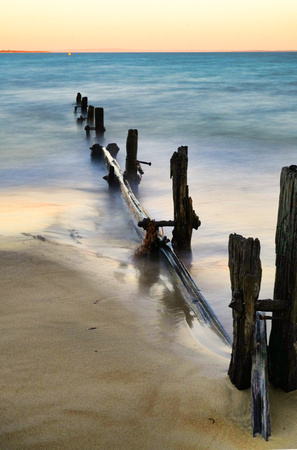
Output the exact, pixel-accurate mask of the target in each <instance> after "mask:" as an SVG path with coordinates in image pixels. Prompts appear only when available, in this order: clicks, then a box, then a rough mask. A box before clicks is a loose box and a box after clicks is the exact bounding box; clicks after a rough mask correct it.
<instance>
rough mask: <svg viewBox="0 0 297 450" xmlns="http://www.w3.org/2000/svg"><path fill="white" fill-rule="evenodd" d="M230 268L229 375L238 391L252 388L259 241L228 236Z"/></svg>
mask: <svg viewBox="0 0 297 450" xmlns="http://www.w3.org/2000/svg"><path fill="white" fill-rule="evenodd" d="M229 269H230V279H231V290H232V301H231V303H230V305H229V306H230V307H231V308H232V309H233V345H232V355H231V361H230V366H229V371H228V375H229V377H230V380H231V382H232V383H233V384H234V385H235V386H236V387H237V389H248V388H249V387H250V386H251V370H252V354H253V348H254V333H255V317H256V300H257V298H258V294H259V291H260V285H261V277H262V269H261V261H260V242H259V240H258V239H252V238H248V239H245V238H244V237H242V236H240V235H237V234H231V235H230V236H229Z"/></svg>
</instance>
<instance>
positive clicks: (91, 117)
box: [87, 105, 95, 123]
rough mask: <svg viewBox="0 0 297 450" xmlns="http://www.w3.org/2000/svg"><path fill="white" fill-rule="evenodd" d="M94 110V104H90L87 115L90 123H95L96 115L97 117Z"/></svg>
mask: <svg viewBox="0 0 297 450" xmlns="http://www.w3.org/2000/svg"><path fill="white" fill-rule="evenodd" d="M94 111H95V110H94V106H92V105H89V107H88V117H87V121H88V122H89V123H93V122H94V117H95V114H94Z"/></svg>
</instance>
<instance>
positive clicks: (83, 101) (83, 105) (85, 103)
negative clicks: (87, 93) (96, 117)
mask: <svg viewBox="0 0 297 450" xmlns="http://www.w3.org/2000/svg"><path fill="white" fill-rule="evenodd" d="M87 109H88V97H83V98H82V99H81V110H82V111H86V110H87Z"/></svg>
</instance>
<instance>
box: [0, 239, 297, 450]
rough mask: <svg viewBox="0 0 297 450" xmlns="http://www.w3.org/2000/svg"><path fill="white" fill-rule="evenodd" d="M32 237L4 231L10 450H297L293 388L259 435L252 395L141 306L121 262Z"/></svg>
mask: <svg viewBox="0 0 297 450" xmlns="http://www.w3.org/2000/svg"><path fill="white" fill-rule="evenodd" d="M34 236H35V238H34ZM34 236H28V235H27V236H25V235H21V234H15V235H13V236H8V235H5V234H2V236H0V244H1V247H0V248H1V251H0V267H1V307H0V309H1V312H0V317H1V340H0V347H1V349H0V383H1V403H0V411H1V431H0V448H1V449H2V448H3V449H25V448H30V449H34V448H36V449H63V448H65V449H101V448H102V449H140V448H141V449H152V448H157V449H179V450H180V449H204V448H214V449H215V448H225V449H238V448H242V449H243V448H244V449H247V448H259V449H260V448H261V449H263V448H296V447H297V437H296V436H297V433H296V431H297V430H296V423H297V420H296V419H297V393H296V392H293V393H290V394H285V393H283V392H281V391H277V390H272V391H271V411H272V437H271V439H270V440H269V442H268V443H266V442H265V441H264V440H263V439H262V438H261V437H260V436H258V437H256V438H253V437H252V430H251V420H250V392H249V391H243V392H239V391H237V390H236V389H235V388H234V387H233V386H232V385H231V383H230V382H229V380H228V377H227V370H228V364H229V360H228V359H227V358H224V357H221V356H218V355H216V354H214V353H212V352H211V351H209V350H208V349H207V348H205V347H203V346H202V345H201V344H200V343H199V342H198V341H197V340H196V339H194V337H193V335H192V334H191V332H190V329H189V327H188V325H187V323H186V320H184V321H182V322H181V323H179V326H178V332H176V333H175V332H174V330H173V329H172V327H173V323H169V324H168V323H167V324H166V320H164V317H163V318H162V317H161V315H162V312H161V311H160V312H159V311H155V310H154V307H149V306H148V308H147V309H145V310H144V309H143V308H140V306H139V305H140V295H141V290H140V289H139V286H138V284H137V282H136V280H135V277H133V276H132V274H131V273H129V268H123V269H121V268H119V264H118V262H117V261H116V260H114V259H111V258H107V257H105V256H98V255H96V254H94V253H92V252H88V251H86V250H85V249H80V247H79V246H77V247H75V246H71V245H62V244H57V243H55V242H51V241H48V240H45V241H44V240H42V239H41V238H37V236H38V235H34ZM142 300H143V299H142Z"/></svg>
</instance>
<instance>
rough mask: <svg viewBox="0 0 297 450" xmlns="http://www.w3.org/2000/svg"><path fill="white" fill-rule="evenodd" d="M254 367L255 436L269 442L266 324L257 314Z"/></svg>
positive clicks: (253, 410)
mask: <svg viewBox="0 0 297 450" xmlns="http://www.w3.org/2000/svg"><path fill="white" fill-rule="evenodd" d="M252 361H253V365H252V389H251V396H252V426H253V435H254V436H256V434H257V433H261V435H262V436H263V438H264V439H266V441H268V437H269V436H271V425H270V401H269V392H268V387H269V385H268V364H267V336H266V322H265V320H260V313H259V312H257V314H256V324H255V345H254V353H253V358H252Z"/></svg>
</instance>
